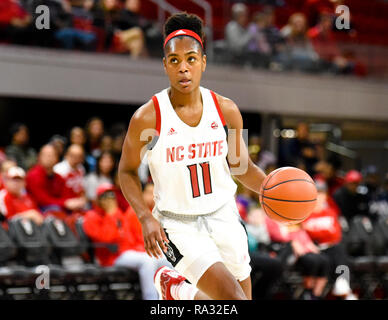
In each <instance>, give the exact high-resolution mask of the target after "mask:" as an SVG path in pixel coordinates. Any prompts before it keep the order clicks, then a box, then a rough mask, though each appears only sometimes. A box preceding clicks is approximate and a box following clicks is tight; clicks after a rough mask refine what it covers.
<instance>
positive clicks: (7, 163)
mask: <svg viewBox="0 0 388 320" xmlns="http://www.w3.org/2000/svg"><path fill="white" fill-rule="evenodd" d="M16 166H17V164H16V162H15V161H13V160H4V161H3V162H1V164H0V190H1V189H3V188H4V182H3V180H4V176H5V174H6V173H7V171H8V169H9V168H11V167H16Z"/></svg>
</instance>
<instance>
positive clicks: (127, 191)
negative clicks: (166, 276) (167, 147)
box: [118, 100, 169, 258]
mask: <svg viewBox="0 0 388 320" xmlns="http://www.w3.org/2000/svg"><path fill="white" fill-rule="evenodd" d="M155 128H156V113H155V108H154V104H153V102H152V100H150V101H148V102H147V103H146V104H144V105H143V106H141V107H140V108H139V109H138V110H136V112H135V113H134V115H133V116H132V118H131V121H130V122H129V127H128V131H127V134H126V137H125V140H124V144H123V148H122V152H121V159H120V163H119V170H118V175H119V181H120V186H121V190H122V192H123V195H124V197H125V198H126V199H127V201H128V202H129V204H130V205H131V206H132V208H133V209H134V211H135V212H136V215H137V217H138V218H139V221H140V223H141V226H142V231H143V237H144V247H145V250H146V252H147V254H148V255H150V256H151V257H152V256H154V257H156V258H157V257H159V256H161V255H162V252H161V251H160V249H159V247H158V244H159V246H160V248H162V250H163V251H167V248H166V246H165V245H164V243H163V241H166V242H169V241H168V239H167V237H166V235H165V233H164V231H163V228H162V227H161V226H160V224H159V222H158V221H157V220H156V219H155V218H154V217H153V216H152V213H151V212H150V210H149V208H148V207H147V205H146V204H145V202H144V200H143V194H142V188H141V183H140V179H139V177H138V174H137V172H138V168H139V166H140V163H141V156H142V151H143V150H144V148H145V147H146V145H147V144H148V143H149V142H150V141H151V139H152V136H149V134H148V139H145V138H143V137H142V133H143V134H144V132H145V130H150V129H155Z"/></svg>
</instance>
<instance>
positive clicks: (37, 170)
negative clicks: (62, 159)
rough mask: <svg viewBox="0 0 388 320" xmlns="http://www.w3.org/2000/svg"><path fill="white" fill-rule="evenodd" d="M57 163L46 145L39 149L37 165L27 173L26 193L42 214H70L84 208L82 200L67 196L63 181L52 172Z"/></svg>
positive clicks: (53, 150) (54, 151) (56, 157)
mask: <svg viewBox="0 0 388 320" xmlns="http://www.w3.org/2000/svg"><path fill="white" fill-rule="evenodd" d="M57 163H58V154H57V152H56V150H55V148H54V147H53V146H52V145H50V144H46V145H44V146H43V147H42V148H41V149H40V152H39V156H38V163H37V164H36V165H35V166H34V167H32V168H31V169H30V170H29V171H28V173H27V177H26V181H27V191H28V193H29V194H30V195H31V197H32V199H33V200H34V201H35V202H36V203H37V205H38V206H39V208H40V209H41V211H42V212H43V213H44V214H45V213H48V212H50V211H51V212H63V211H65V212H71V211H73V210H80V209H82V208H83V207H84V206H85V199H84V198H82V197H76V198H69V197H68V196H67V194H68V192H67V190H66V185H65V180H64V179H63V178H62V177H61V176H60V175H59V174H57V173H55V172H54V166H55V165H56V164H57Z"/></svg>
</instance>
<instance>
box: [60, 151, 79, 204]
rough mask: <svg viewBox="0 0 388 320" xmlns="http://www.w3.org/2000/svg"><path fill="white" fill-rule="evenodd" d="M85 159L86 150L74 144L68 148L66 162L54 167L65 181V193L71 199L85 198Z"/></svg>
mask: <svg viewBox="0 0 388 320" xmlns="http://www.w3.org/2000/svg"><path fill="white" fill-rule="evenodd" d="M84 159H85V153H84V149H83V148H82V147H81V146H79V145H76V144H72V145H70V146H69V147H68V148H67V150H66V153H65V158H64V160H63V161H61V162H59V163H57V164H56V165H55V166H54V172H55V173H57V174H59V175H60V176H61V177H62V178H63V179H64V180H65V185H66V191H65V193H66V196H67V197H69V198H78V197H84V195H85V189H84V182H83V181H84V177H85V168H84V166H83V165H82V164H83V162H84ZM85 201H86V199H85Z"/></svg>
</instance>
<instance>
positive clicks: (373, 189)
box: [360, 165, 380, 202]
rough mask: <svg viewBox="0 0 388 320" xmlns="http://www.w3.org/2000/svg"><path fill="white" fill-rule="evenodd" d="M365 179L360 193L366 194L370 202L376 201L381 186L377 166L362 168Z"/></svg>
mask: <svg viewBox="0 0 388 320" xmlns="http://www.w3.org/2000/svg"><path fill="white" fill-rule="evenodd" d="M362 175H363V177H364V181H363V183H362V184H361V186H360V193H362V194H365V196H366V197H367V198H368V202H372V201H375V200H376V199H377V194H378V191H379V186H380V177H379V174H378V171H377V167H376V166H374V165H369V166H367V167H366V168H365V169H364V170H362Z"/></svg>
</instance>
